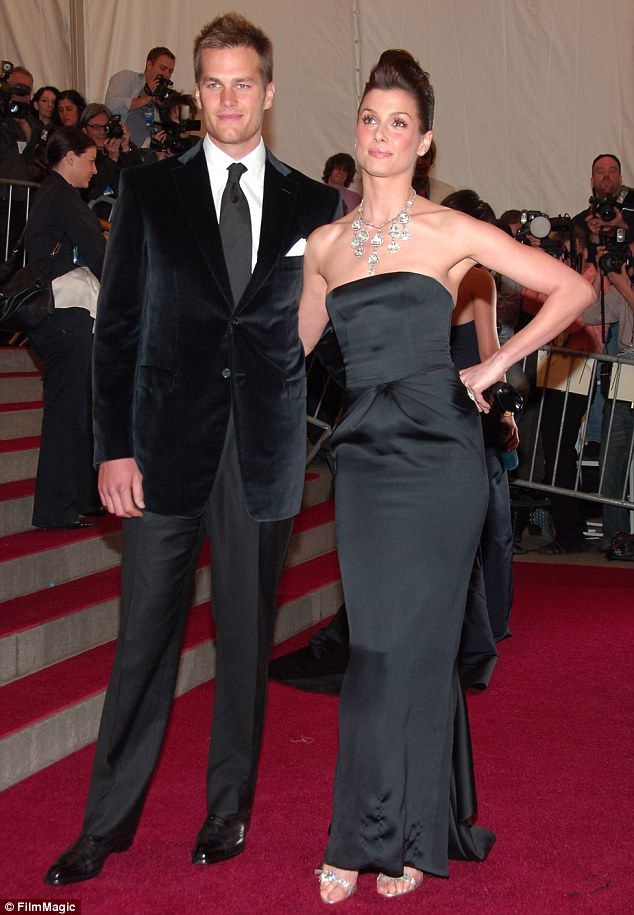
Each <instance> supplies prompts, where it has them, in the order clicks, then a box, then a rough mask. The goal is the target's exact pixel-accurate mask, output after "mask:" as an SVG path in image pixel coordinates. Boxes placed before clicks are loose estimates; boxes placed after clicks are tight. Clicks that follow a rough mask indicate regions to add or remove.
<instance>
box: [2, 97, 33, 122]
mask: <svg viewBox="0 0 634 915" xmlns="http://www.w3.org/2000/svg"><path fill="white" fill-rule="evenodd" d="M30 113H31V106H30V105H29V103H28V102H14V101H13V100H10V101H9V102H8V103H7V115H6V116H7V117H10V118H23V119H24V120H26V119H27V118H28V117H29V115H30Z"/></svg>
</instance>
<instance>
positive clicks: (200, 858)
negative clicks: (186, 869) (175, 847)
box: [192, 813, 249, 864]
mask: <svg viewBox="0 0 634 915" xmlns="http://www.w3.org/2000/svg"><path fill="white" fill-rule="evenodd" d="M248 828H249V819H248V817H244V816H237V817H234V818H233V819H232V820H225V819H224V817H219V816H216V815H215V814H213V813H210V814H209V816H208V817H207V819H206V820H205V822H204V823H203V827H202V829H201V830H200V832H199V833H198V835H197V837H196V844H195V846H194V850H193V851H192V864H216V863H217V862H218V861H227V860H228V859H229V858H235V856H236V855H239V854H240V852H243V851H244V846H245V839H246V835H247V830H248Z"/></svg>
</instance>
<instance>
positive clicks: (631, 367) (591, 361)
mask: <svg viewBox="0 0 634 915" xmlns="http://www.w3.org/2000/svg"><path fill="white" fill-rule="evenodd" d="M536 356H537V358H536V361H535V359H534V357H533V364H532V367H530V368H529V364H530V363H529V360H528V359H527V360H525V362H524V371H525V373H526V374H528V375H529V376H532V378H531V380H532V381H533V388H534V392H535V393H536V394H537V402H535V396H533V398H532V404H531V407H530V408H531V409H532V410H537V420H536V424H534V423H529V424H528V425H529V427H530V428H529V433H528V434H529V441H528V443H527V442H526V439H524V453H525V454H526V451H527V450H528V454H529V458H528V462H527V464H528V466H524V467H522V468H521V473H520V475H519V477H518V479H516V480H514V484H515V485H517V486H523V487H526V488H529V489H536V490H541V491H543V492H546V493H557V494H560V495H569V496H574V497H577V498H579V499H584V500H588V501H591V502H599V503H601V504H603V505H613V506H616V507H619V508H625V509H629V510H634V461H633V456H634V359H633V360H632V361H631V362H630V361H626V359H627V358H628V356H629V354H625V355H624V354H621V355H619V356H608V355H605V354H589V353H584V352H579V351H576V350H569V349H564V348H561V347H555V346H548V347H544V348H543V349H541V350H539V352H538V353H537V354H536ZM599 379H600V380H601V381H600V384H601V389H602V392H603V395H604V397H605V405H604V408H603V425H602V441H601V445H600V454H599V457H598V460H597V459H593V460H586V459H585V457H584V445H585V442H586V430H587V425H588V418H589V414H590V408H591V404H592V400H593V397H594V396H595V394H596V391H597V382H598V381H599ZM529 403H530V401H529ZM553 415H555V416H556V417H557V423H556V424H555V428H553V427H552V426H551V427H550V429H549V436H548V440H549V442H550V443H551V447H550V449H549V451H550V453H546V449H544V435H543V432H544V424H545V420H546V421H548V422H552V417H553ZM571 417H580V422H579V424H578V428H577V432H576V448H575V451H576V459H575V466H574V467H573V468H572V469H571V468H570V467H567V468H564V467H562V466H561V461H562V454H561V452H562V441H563V439H564V436H565V434H566V432H565V430H566V428H567V426H568V427H569V423H570V420H571ZM573 425H574V424H573ZM519 428H520V436H522V423H520V427H519ZM553 443H554V445H555V447H554V453H552V452H553V447H552V446H553ZM527 444H528V449H527V448H526V446H527ZM540 445H541V448H540V447H539V446H540ZM614 462H616V463H618V465H619V467H620V468H621V470H622V478H620V477H621V474H619V479H618V480H615V479H614V478H613V476H608V473H606V471H609V468H610V466H611V465H612V464H614ZM592 466H595V467H596V468H597V472H596V473H595V474H594V478H595V479H594V483H593V484H591V485H588V479H589V478H590V479H591V478H592V475H591V474H588V473H587V469H588V467H592ZM571 470H572V472H571ZM562 476H563V477H565V478H567V479H568V480H569V481H570V482H569V483H568V484H567V485H561V483H560V477H562ZM632 517H634V516H632Z"/></svg>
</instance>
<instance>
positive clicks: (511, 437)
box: [501, 413, 520, 451]
mask: <svg viewBox="0 0 634 915" xmlns="http://www.w3.org/2000/svg"><path fill="white" fill-rule="evenodd" d="M501 423H502V425H503V426H504V427H505V434H504V447H505V448H506V450H507V451H515V449H516V448H517V446H518V445H519V443H520V434H519V431H518V428H517V423H516V422H515V417H514V416H513V414H512V413H511V414H510V415H507V414H506V413H505V414H504V415H503V416H502V417H501Z"/></svg>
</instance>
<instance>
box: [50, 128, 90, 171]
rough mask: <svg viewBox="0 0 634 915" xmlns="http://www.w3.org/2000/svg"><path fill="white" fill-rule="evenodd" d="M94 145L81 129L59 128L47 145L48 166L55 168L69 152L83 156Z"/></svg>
mask: <svg viewBox="0 0 634 915" xmlns="http://www.w3.org/2000/svg"><path fill="white" fill-rule="evenodd" d="M94 145H95V143H94V141H93V140H91V139H90V138H89V137H87V136H86V134H85V133H84V131H83V130H81V129H80V128H79V127H59V128H58V129H57V130H56V131H55V133H54V134H53V135H52V136H51V138H50V140H49V141H48V143H47V144H46V164H47V165H48V167H49V168H55V166H56V165H59V163H60V162H61V161H62V159H63V158H64V156H65V155H67V154H68V153H69V152H74V153H75V155H76V156H81V155H82V153H85V152H86V150H87V149H91V147H93V146H94Z"/></svg>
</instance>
